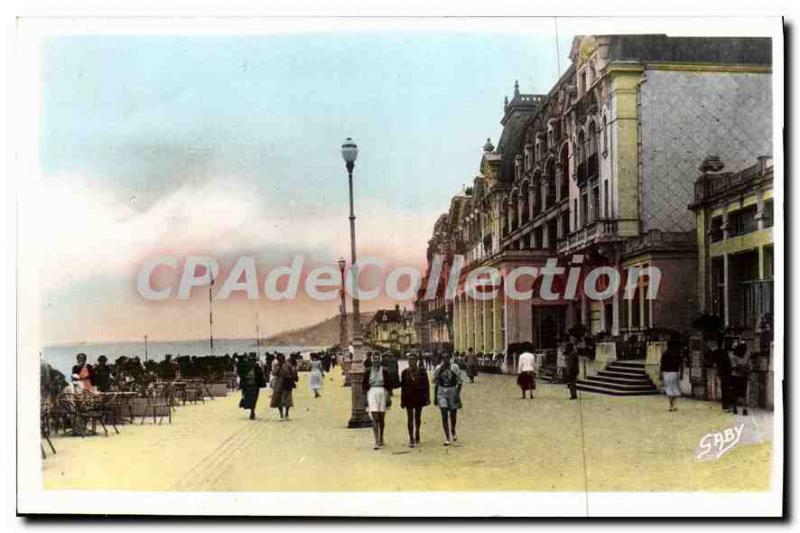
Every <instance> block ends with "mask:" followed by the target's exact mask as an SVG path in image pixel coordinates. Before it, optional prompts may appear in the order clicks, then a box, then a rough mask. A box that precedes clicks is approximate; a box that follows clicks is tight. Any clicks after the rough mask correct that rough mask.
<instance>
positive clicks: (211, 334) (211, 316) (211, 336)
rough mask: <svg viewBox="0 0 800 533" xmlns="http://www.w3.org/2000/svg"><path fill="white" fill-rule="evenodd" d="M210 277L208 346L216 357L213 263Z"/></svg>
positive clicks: (209, 273) (209, 266)
mask: <svg viewBox="0 0 800 533" xmlns="http://www.w3.org/2000/svg"><path fill="white" fill-rule="evenodd" d="M208 275H209V276H210V277H211V283H210V284H209V286H208V344H209V348H210V349H211V355H214V299H213V298H212V294H211V293H212V291H213V289H214V271H213V270H211V263H209V264H208Z"/></svg>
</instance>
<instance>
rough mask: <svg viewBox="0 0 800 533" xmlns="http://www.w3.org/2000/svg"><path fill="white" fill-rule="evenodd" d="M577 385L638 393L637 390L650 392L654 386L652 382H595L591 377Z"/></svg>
mask: <svg viewBox="0 0 800 533" xmlns="http://www.w3.org/2000/svg"><path fill="white" fill-rule="evenodd" d="M578 383H581V384H583V385H588V386H591V387H603V388H606V389H615V390H620V391H639V390H650V389H655V385H653V383H652V382H650V383H619V382H617V383H608V382H605V381H595V380H594V379H592V377H589V378H588V379H582V380H579V381H578Z"/></svg>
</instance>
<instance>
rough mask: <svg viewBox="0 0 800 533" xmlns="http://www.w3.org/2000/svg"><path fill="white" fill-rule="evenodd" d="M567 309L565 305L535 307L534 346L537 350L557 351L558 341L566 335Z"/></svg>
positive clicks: (532, 316) (533, 316) (533, 318)
mask: <svg viewBox="0 0 800 533" xmlns="http://www.w3.org/2000/svg"><path fill="white" fill-rule="evenodd" d="M566 309H567V308H566V306H563V305H548V306H538V307H535V306H534V307H533V309H532V313H531V318H532V320H533V345H534V346H535V347H536V349H537V350H554V349H556V347H557V344H558V339H560V338H561V337H563V336H564V335H565V334H566V327H565V319H564V314H565V313H566Z"/></svg>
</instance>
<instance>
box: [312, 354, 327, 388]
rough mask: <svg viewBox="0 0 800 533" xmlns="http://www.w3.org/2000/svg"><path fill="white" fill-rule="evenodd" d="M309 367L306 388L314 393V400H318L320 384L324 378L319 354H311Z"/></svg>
mask: <svg viewBox="0 0 800 533" xmlns="http://www.w3.org/2000/svg"><path fill="white" fill-rule="evenodd" d="M310 367H311V368H310V371H309V374H308V386H309V387H311V390H312V391H314V398H319V397H320V393H319V391H320V389H321V388H322V382H323V379H324V378H325V372H324V371H323V366H322V361H320V360H319V354H316V353H313V354H311V363H310Z"/></svg>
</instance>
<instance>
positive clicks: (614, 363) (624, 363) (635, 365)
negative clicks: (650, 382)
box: [608, 361, 644, 369]
mask: <svg viewBox="0 0 800 533" xmlns="http://www.w3.org/2000/svg"><path fill="white" fill-rule="evenodd" d="M608 366H621V367H628V368H641V369H643V368H644V363H639V362H636V361H612V362H610V363H608Z"/></svg>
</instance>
